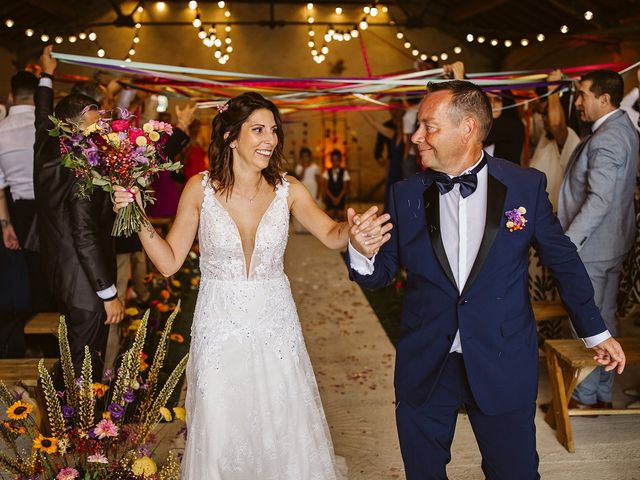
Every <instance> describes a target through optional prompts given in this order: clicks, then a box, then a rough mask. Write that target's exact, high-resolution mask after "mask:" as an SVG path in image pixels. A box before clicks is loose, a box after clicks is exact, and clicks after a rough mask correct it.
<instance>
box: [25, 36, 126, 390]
mask: <svg viewBox="0 0 640 480" xmlns="http://www.w3.org/2000/svg"><path fill="white" fill-rule="evenodd" d="M50 53H51V47H47V48H46V49H45V51H44V53H43V55H42V57H41V64H42V72H43V73H42V74H41V79H40V83H39V86H38V89H37V91H36V97H35V104H36V141H35V146H34V148H35V156H34V159H35V165H34V189H35V199H36V210H37V214H38V229H39V234H40V248H41V253H42V257H43V261H44V267H45V272H46V276H47V280H48V281H49V284H50V286H51V290H52V292H53V294H54V297H55V300H56V302H57V304H58V307H59V308H60V311H61V312H62V313H63V314H64V315H65V316H66V321H67V326H68V331H69V345H70V348H71V355H72V358H73V364H74V367H75V369H76V372H80V370H81V366H82V361H83V357H84V353H83V352H84V347H85V345H88V346H89V349H90V351H91V355H92V361H93V373H94V378H95V379H99V378H100V377H101V375H102V367H101V366H102V360H101V357H102V358H103V356H104V352H105V348H106V341H107V333H108V325H110V324H114V323H118V322H120V321H121V320H122V319H123V317H124V308H123V305H122V304H121V303H120V301H119V300H118V298H117V291H116V287H115V282H116V257H115V249H114V242H113V239H112V237H111V228H112V226H113V220H114V218H115V215H114V213H113V210H112V204H111V200H110V198H109V195H108V194H107V193H106V192H104V191H103V190H101V189H94V191H93V193H92V194H91V195H90V197H89V198H84V199H80V198H77V196H76V194H77V192H78V187H79V185H78V183H77V182H76V180H75V177H74V174H73V172H72V171H71V170H70V169H68V168H65V167H63V166H62V165H61V163H60V153H59V147H58V141H57V139H56V138H54V137H50V136H49V134H48V130H49V129H50V128H51V127H52V123H51V121H50V120H49V118H48V116H49V115H51V114H52V113H53V89H52V78H53V73H54V71H55V68H56V64H57V62H56V61H55V60H54V59H53V58H52V57H51V55H50ZM94 104H95V101H94V100H93V99H92V98H90V97H87V96H85V95H78V94H72V95H68V96H67V97H65V98H63V99H62V100H61V101H60V102H59V103H58V105H57V106H56V109H55V115H56V117H58V118H64V119H67V120H73V121H76V122H79V124H80V125H90V124H91V123H93V122H94V121H95V120H97V118H98V114H97V112H96V111H95V110H93V109H92V110H89V111H88V112H86V113H85V114H84V115H81V112H82V111H83V109H84V108H85V107H87V106H89V105H94Z"/></svg>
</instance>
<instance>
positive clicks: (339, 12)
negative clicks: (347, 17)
mask: <svg viewBox="0 0 640 480" xmlns="http://www.w3.org/2000/svg"><path fill="white" fill-rule="evenodd" d="M336 15H342V8H340V7H336Z"/></svg>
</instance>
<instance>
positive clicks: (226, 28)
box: [224, 25, 231, 33]
mask: <svg viewBox="0 0 640 480" xmlns="http://www.w3.org/2000/svg"><path fill="white" fill-rule="evenodd" d="M224 31H225V32H227V33H229V32H230V31H231V25H227V26H226V27H224Z"/></svg>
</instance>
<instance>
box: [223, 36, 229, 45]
mask: <svg viewBox="0 0 640 480" xmlns="http://www.w3.org/2000/svg"><path fill="white" fill-rule="evenodd" d="M224 43H226V44H227V45H229V44H230V43H231V38H230V37H227V38H225V39H224Z"/></svg>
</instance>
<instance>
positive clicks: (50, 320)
mask: <svg viewBox="0 0 640 480" xmlns="http://www.w3.org/2000/svg"><path fill="white" fill-rule="evenodd" d="M59 323H60V314H59V313H56V312H42V313H36V314H35V315H33V316H32V317H29V318H28V319H27V321H26V323H25V325H24V333H25V335H56V336H57V335H58V324H59Z"/></svg>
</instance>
